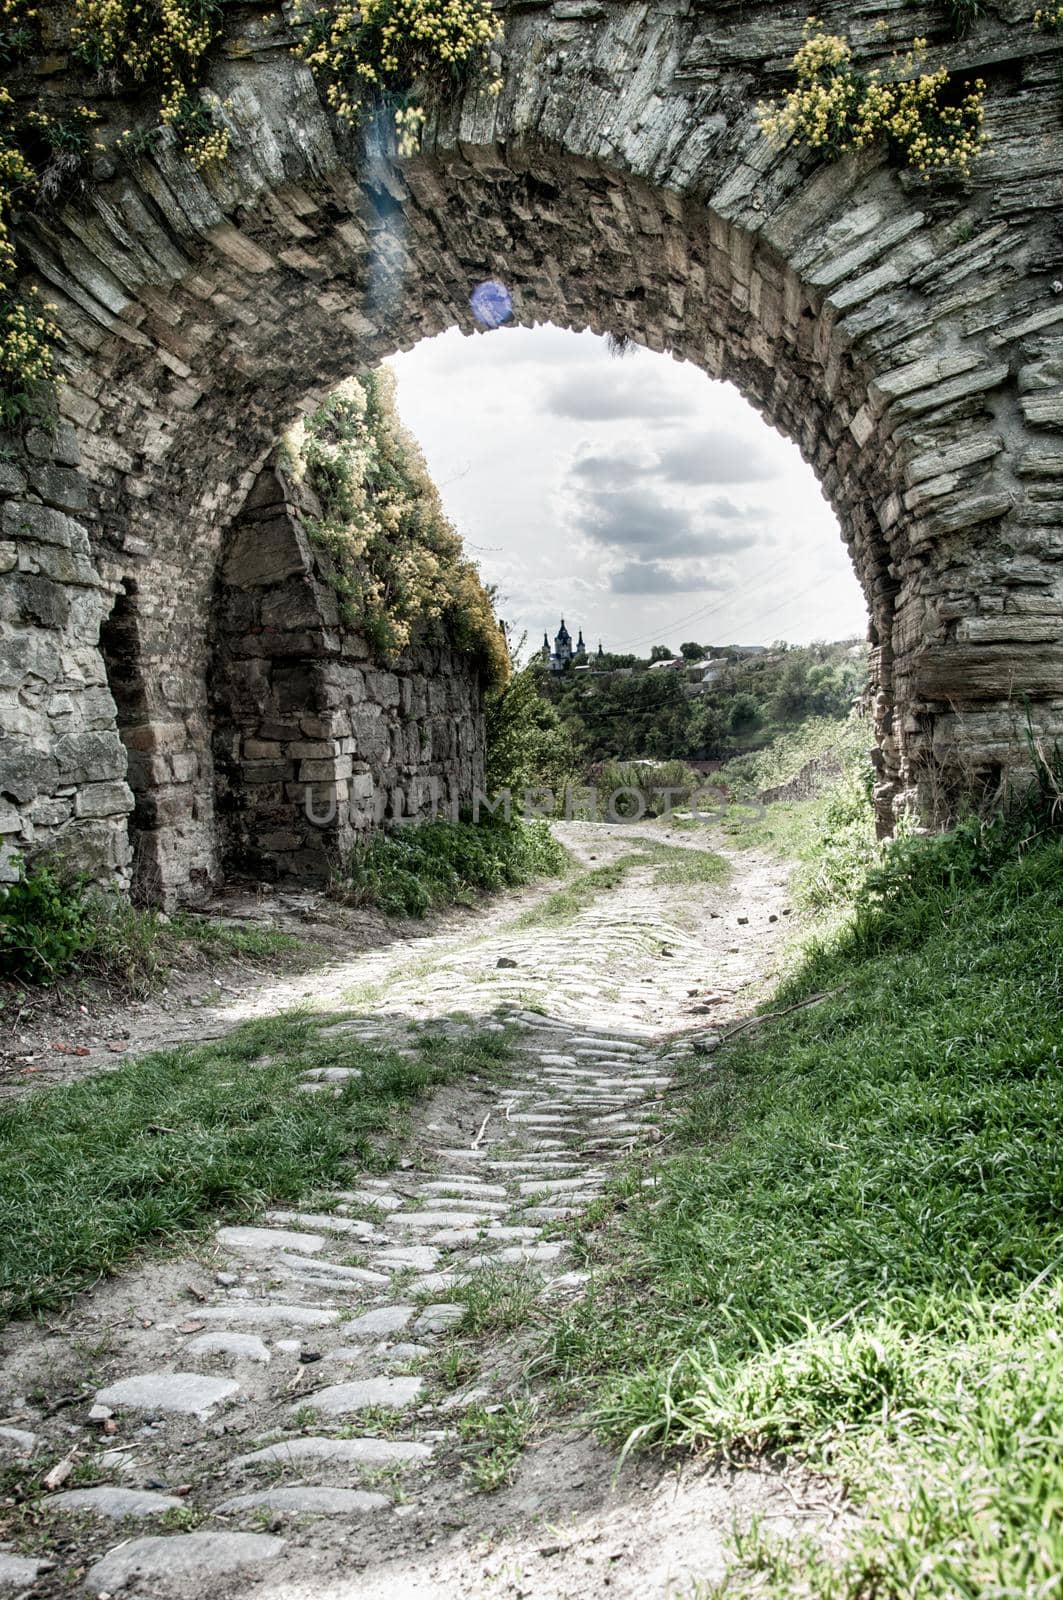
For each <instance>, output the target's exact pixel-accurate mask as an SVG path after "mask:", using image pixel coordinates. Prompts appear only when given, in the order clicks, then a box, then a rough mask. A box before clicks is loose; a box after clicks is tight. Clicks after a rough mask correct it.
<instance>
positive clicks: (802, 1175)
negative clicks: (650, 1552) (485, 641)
mask: <svg viewBox="0 0 1063 1600" xmlns="http://www.w3.org/2000/svg"><path fill="white" fill-rule="evenodd" d="M1031 835H1034V836H1033V837H1031ZM1024 836H1025V842H1022V841H1023V837H1024ZM1061 900H1063V841H1061V839H1060V837H1059V835H1058V833H1056V834H1053V833H1051V832H1048V831H1039V830H1038V828H1037V827H1033V826H1031V825H1029V824H1027V825H1026V826H1024V827H1022V828H1020V827H1017V826H1015V827H1013V826H1010V825H1009V824H1007V823H1006V822H1005V823H999V824H996V825H994V826H992V827H990V828H989V829H983V828H980V827H979V826H977V825H976V824H973V823H972V824H967V825H965V826H964V827H962V828H960V829H959V830H957V832H956V833H955V834H954V835H952V836H947V837H945V838H943V839H929V840H918V839H911V840H902V841H900V843H899V844H898V845H897V846H895V847H894V848H893V850H892V851H891V852H889V854H888V856H887V858H886V859H885V861H884V863H883V864H882V865H880V866H878V867H873V868H872V869H871V871H870V873H869V875H868V876H867V878H866V880H865V887H864V889H863V890H862V891H861V892H859V893H857V894H856V896H855V899H854V909H853V911H852V913H851V915H850V918H849V920H848V923H847V924H846V925H845V926H844V927H842V928H841V929H840V930H836V931H835V932H834V933H833V934H832V936H831V937H830V938H829V939H827V940H824V941H822V942H820V943H819V944H817V945H815V946H813V947H812V948H811V949H810V950H809V951H808V952H807V953H806V955H805V957H804V959H803V962H802V964H801V966H800V968H799V969H798V970H797V971H796V972H795V973H794V974H793V975H792V976H791V977H790V979H789V980H788V981H787V983H786V985H785V986H784V988H783V989H782V991H781V992H780V993H779V994H778V995H777V996H776V997H775V998H774V1000H773V1001H772V1002H771V1007H772V1008H773V1009H774V1008H776V1007H778V1006H782V1005H787V1004H790V1003H793V1002H796V1001H799V1000H801V999H807V998H810V997H811V996H813V995H817V994H822V993H829V998H828V999H826V1000H825V1001H823V1002H822V1003H820V1004H817V1005H814V1006H810V1007H808V1008H807V1009H803V1010H797V1011H794V1012H793V1013H792V1014H791V1015H790V1016H788V1017H786V1018H785V1019H781V1020H779V1021H777V1022H774V1023H768V1024H765V1025H764V1026H763V1027H761V1028H760V1029H758V1030H756V1031H755V1032H754V1033H751V1034H748V1035H746V1036H744V1037H743V1038H741V1039H738V1040H736V1041H734V1042H733V1043H732V1045H731V1046H730V1047H728V1048H727V1049H726V1050H725V1051H724V1052H721V1053H720V1054H718V1055H717V1056H714V1057H713V1066H712V1071H711V1076H709V1078H708V1081H707V1082H706V1080H705V1076H704V1073H703V1074H702V1077H701V1078H700V1080H697V1081H695V1082H694V1083H693V1084H692V1089H691V1099H690V1103H689V1107H688V1109H687V1111H686V1113H685V1116H684V1120H683V1122H682V1123H681V1125H680V1127H679V1128H678V1130H677V1140H676V1146H677V1148H676V1154H674V1155H673V1156H671V1157H670V1159H667V1160H666V1161H664V1162H663V1163H662V1164H661V1167H660V1169H659V1182H658V1186H657V1188H656V1189H655V1190H654V1191H653V1193H652V1196H647V1195H646V1194H645V1192H641V1193H640V1192H639V1191H637V1190H633V1191H632V1193H631V1195H630V1197H629V1202H628V1205H627V1207H626V1209H624V1210H623V1211H621V1212H619V1213H618V1214H617V1216H616V1217H615V1218H614V1219H613V1220H612V1221H611V1223H610V1224H609V1226H608V1227H607V1230H606V1232H605V1233H604V1235H602V1236H601V1237H600V1238H599V1240H598V1243H597V1250H596V1253H597V1255H598V1258H599V1261H600V1263H602V1270H601V1271H600V1272H599V1273H598V1275H597V1276H598V1283H599V1287H598V1288H597V1289H596V1290H595V1292H594V1295H593V1297H589V1298H588V1299H587V1301H586V1302H584V1303H583V1304H582V1305H581V1306H580V1307H579V1308H577V1309H576V1310H575V1311H574V1312H572V1313H570V1314H569V1315H568V1316H567V1317H566V1318H564V1319H563V1320H562V1321H561V1323H560V1325H559V1326H558V1327H557V1328H556V1330H555V1333H554V1336H553V1346H552V1355H551V1360H552V1365H553V1369H554V1371H555V1373H556V1375H557V1376H558V1377H559V1379H561V1380H562V1381H563V1382H564V1383H565V1384H566V1386H567V1387H568V1389H569V1391H570V1392H578V1393H580V1394H581V1396H582V1397H584V1398H585V1397H586V1396H587V1394H588V1391H589V1392H590V1396H591V1403H592V1409H593V1413H594V1416H595V1418H596V1420H597V1423H598V1425H599V1427H600V1428H601V1430H602V1431H603V1433H604V1434H605V1435H607V1436H608V1437H609V1438H611V1439H614V1440H616V1441H618V1442H620V1443H627V1444H628V1445H630V1446H632V1447H634V1446H635V1445H638V1446H642V1447H646V1446H660V1447H663V1446H668V1447H683V1448H693V1449H714V1450H718V1449H726V1450H727V1451H729V1452H732V1453H734V1452H738V1453H746V1454H748V1455H757V1454H760V1453H763V1452H769V1453H770V1452H776V1451H778V1452H783V1453H791V1452H797V1453H799V1454H802V1455H804V1456H805V1457H806V1458H808V1459H809V1460H811V1461H812V1462H813V1463H814V1464H815V1465H816V1466H817V1467H819V1468H820V1469H822V1470H824V1471H826V1472H828V1473H832V1474H836V1475H837V1476H838V1477H839V1478H840V1479H841V1480H842V1481H843V1482H844V1483H845V1484H846V1485H847V1486H848V1488H849V1490H850V1492H851V1493H852V1494H853V1495H854V1496H855V1498H856V1500H857V1502H858V1504H859V1505H860V1506H861V1508H862V1513H863V1515H862V1519H861V1520H860V1522H859V1524H858V1525H857V1526H856V1528H855V1531H852V1530H851V1531H849V1532H846V1533H844V1535H843V1536H842V1538H841V1544H840V1548H839V1549H838V1551H837V1552H836V1553H835V1554H833V1555H830V1556H828V1555H826V1554H824V1553H823V1552H821V1551H819V1552H817V1551H816V1549H815V1548H813V1547H802V1546H800V1545H797V1544H794V1545H790V1546H786V1545H785V1544H780V1543H779V1541H778V1540H777V1539H775V1538H773V1537H771V1536H769V1535H767V1534H765V1533H763V1532H762V1531H761V1532H759V1533H754V1535H752V1536H750V1537H748V1538H746V1539H744V1540H741V1541H739V1546H738V1547H737V1549H736V1561H737V1567H736V1570H735V1572H734V1573H732V1575H731V1576H730V1577H729V1579H728V1580H727V1586H726V1590H724V1589H720V1590H719V1592H720V1593H723V1592H726V1593H727V1594H728V1595H737V1594H744V1593H746V1592H747V1589H746V1586H747V1584H748V1590H749V1592H750V1593H757V1594H767V1595H770V1596H780V1597H781V1596H795V1595H797V1594H812V1595H814V1596H818V1597H822V1600H841V1597H846V1600H858V1597H859V1600H863V1597H865V1596H871V1595H874V1596H876V1597H877V1596H883V1597H885V1596H891V1597H897V1600H901V1597H905V1600H907V1597H908V1596H912V1595H918V1596H920V1597H923V1596H926V1597H934V1600H936V1597H940V1600H946V1597H947V1600H953V1597H957V1596H963V1597H971V1600H974V1597H976V1596H977V1597H979V1600H981V1597H993V1600H998V1597H999V1600H1004V1597H1005V1596H1009V1597H1010V1596H1017V1595H1027V1594H1045V1595H1047V1594H1048V1593H1050V1592H1054V1591H1053V1588H1052V1585H1053V1584H1054V1583H1056V1582H1058V1573H1059V1571H1060V1570H1063V1519H1060V1517H1059V1515H1058V1512H1059V1506H1060V1504H1063V1337H1061V1335H1060V1331H1059V1319H1060V1312H1061V1310H1063V1296H1061V1278H1063V1061H1061V1055H1063V915H1061ZM832 991H835V992H832ZM633 1303H634V1304H638V1306H639V1316H638V1317H637V1318H634V1317H632V1316H631V1312H630V1308H631V1305H632V1304H633ZM705 1592H706V1593H709V1592H716V1591H709V1590H706V1591H705Z"/></svg>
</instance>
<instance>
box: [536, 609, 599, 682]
mask: <svg viewBox="0 0 1063 1600" xmlns="http://www.w3.org/2000/svg"><path fill="white" fill-rule="evenodd" d="M539 654H540V658H541V660H542V663H543V666H544V667H549V668H550V671H551V672H563V671H564V670H565V668H566V667H567V666H568V665H569V663H570V662H572V661H575V660H577V659H578V658H579V657H580V656H585V655H586V654H587V646H586V645H585V644H584V642H583V629H582V628H581V629H580V631H579V637H578V638H577V640H576V643H575V646H573V643H572V635H571V634H570V633H569V631H568V629H567V628H566V627H565V619H564V617H562V618H561V626H560V628H558V630H557V632H556V633H555V634H554V648H553V649H552V650H551V648H550V640H549V638H548V636H547V635H546V634H545V633H544V634H543V647H542V650H541V651H540V652H539ZM604 654H605V651H604V650H603V649H602V641H601V640H600V639H599V640H598V656H599V659H600V658H601V657H602V656H604Z"/></svg>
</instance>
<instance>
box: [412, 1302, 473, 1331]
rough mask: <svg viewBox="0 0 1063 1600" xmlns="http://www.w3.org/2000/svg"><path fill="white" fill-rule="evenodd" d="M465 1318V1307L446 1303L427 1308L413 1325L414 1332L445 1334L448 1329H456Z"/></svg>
mask: <svg viewBox="0 0 1063 1600" xmlns="http://www.w3.org/2000/svg"><path fill="white" fill-rule="evenodd" d="M464 1316H465V1307H464V1306H459V1305H448V1304H445V1303H443V1304H440V1305H436V1306H425V1308H424V1310H423V1311H422V1312H421V1315H420V1316H419V1317H418V1318H417V1321H416V1322H415V1323H414V1325H413V1332H414V1333H420V1334H425V1333H444V1332H445V1331H446V1330H447V1328H453V1327H456V1326H457V1324H458V1323H459V1322H460V1321H461V1320H462V1318H463V1317H464Z"/></svg>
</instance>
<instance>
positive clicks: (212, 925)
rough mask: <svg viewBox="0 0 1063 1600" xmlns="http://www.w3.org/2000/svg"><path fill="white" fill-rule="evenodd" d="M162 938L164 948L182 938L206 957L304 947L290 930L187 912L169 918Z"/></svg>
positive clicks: (266, 954) (290, 951) (266, 953)
mask: <svg viewBox="0 0 1063 1600" xmlns="http://www.w3.org/2000/svg"><path fill="white" fill-rule="evenodd" d="M148 915H150V913H148ZM163 939H164V944H165V945H166V946H167V947H172V945H173V943H174V942H175V941H181V942H184V943H186V944H188V945H190V946H191V947H192V948H193V949H194V950H200V951H202V952H203V954H204V955H208V956H254V957H259V958H266V959H268V958H269V957H271V956H277V955H285V954H294V953H295V952H296V951H298V950H301V949H304V948H305V945H304V943H303V941H302V940H301V939H298V938H296V936H295V935H294V934H292V933H280V932H278V931H277V930H276V929H274V928H263V927H258V926H256V925H255V924H254V923H250V922H249V923H248V924H246V926H240V927H236V926H234V925H233V924H232V923H231V922H215V921H213V920H212V919H211V918H209V917H194V916H190V915H187V914H182V915H180V916H176V917H173V918H172V919H171V922H170V925H169V928H167V929H165V930H164V933H163Z"/></svg>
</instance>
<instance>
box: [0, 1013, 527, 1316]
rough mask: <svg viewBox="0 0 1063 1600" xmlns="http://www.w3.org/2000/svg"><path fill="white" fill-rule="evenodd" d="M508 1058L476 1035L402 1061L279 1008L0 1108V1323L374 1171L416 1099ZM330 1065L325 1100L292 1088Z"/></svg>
mask: <svg viewBox="0 0 1063 1600" xmlns="http://www.w3.org/2000/svg"><path fill="white" fill-rule="evenodd" d="M509 1049H510V1047H509V1043H508V1041H507V1038H506V1036H505V1035H504V1034H498V1033H488V1034H481V1035H472V1036H470V1037H469V1038H468V1039H467V1040H463V1041H445V1042H442V1043H441V1042H440V1041H439V1040H438V1039H432V1040H430V1041H429V1042H428V1045H427V1047H426V1049H425V1051H424V1052H422V1053H421V1054H420V1056H419V1057H418V1058H417V1059H407V1058H406V1057H405V1056H399V1055H397V1054H394V1053H393V1052H390V1051H388V1050H386V1049H380V1048H377V1047H375V1046H371V1045H367V1044H362V1043H359V1042H357V1041H356V1040H354V1039H352V1038H351V1037H350V1036H345V1035H343V1034H339V1035H335V1036H332V1037H325V1036H323V1035H322V1034H321V1032H320V1030H319V1024H318V1023H316V1022H315V1021H313V1020H311V1019H310V1018H308V1017H306V1016H300V1015H288V1016H285V1017H280V1018H277V1019H272V1020H270V1021H267V1022H253V1023H248V1024H246V1025H245V1026H244V1027H241V1028H239V1029H237V1030H236V1031H235V1032H234V1033H232V1034H230V1035H229V1036H228V1037H227V1038H225V1039H223V1040H220V1041H218V1042H217V1043H216V1044H209V1045H204V1046H201V1047H198V1048H189V1047H182V1048H180V1049H176V1050H167V1051H160V1052H158V1053H156V1054H154V1055H151V1056H147V1057H142V1058H140V1059H138V1060H133V1061H128V1062H123V1064H122V1066H121V1068H120V1069H119V1070H118V1071H116V1072H114V1073H111V1074H108V1075H106V1076H100V1077H92V1078H87V1079H84V1080H82V1081H81V1082H78V1083H73V1084H68V1085H64V1086H61V1087H57V1088H54V1089H44V1090H40V1091H38V1092H37V1093H35V1094H32V1095H30V1096H28V1097H27V1098H26V1099H24V1100H21V1101H19V1102H18V1103H17V1104H15V1105H13V1106H10V1107H7V1108H5V1110H4V1113H3V1116H2V1118H0V1316H7V1317H10V1316H13V1315H16V1314H25V1313H28V1312H35V1311H39V1310H42V1309H44V1308H46V1307H49V1306H54V1305H57V1304H60V1303H61V1302H62V1301H64V1300H66V1299H67V1298H69V1296H70V1295H72V1294H74V1293H75V1292H77V1291H78V1290H80V1289H83V1288H85V1287H87V1286H88V1285H90V1284H91V1283H93V1282H94V1281H95V1280H96V1279H97V1278H98V1277H100V1276H101V1275H102V1274H104V1273H106V1272H109V1271H111V1270H113V1269H114V1268H115V1267H117V1266H118V1265H119V1264H120V1263H121V1262H122V1261H124V1260H126V1259H127V1258H128V1257H129V1256H130V1255H131V1254H132V1253H133V1252H134V1251H136V1250H137V1249H138V1248H140V1247H141V1246H144V1245H146V1244H149V1243H171V1242H175V1241H177V1240H179V1239H180V1238H181V1237H182V1236H186V1235H188V1234H190V1233H195V1232H196V1231H198V1230H201V1229H204V1228H205V1227H207V1226H208V1224H209V1222H210V1221H211V1220H213V1219H218V1218H225V1217H227V1218H230V1219H231V1218H234V1217H248V1216H251V1215H253V1214H254V1213H255V1212H256V1211H257V1210H258V1209H259V1208H260V1207H261V1206H263V1205H265V1204H266V1203H268V1202H271V1201H272V1202H289V1203H290V1202H296V1201H298V1200H300V1199H302V1198H303V1197H305V1196H306V1195H308V1194H311V1193H312V1192H313V1191H314V1190H315V1189H322V1188H327V1187H329V1186H333V1185H337V1184H343V1185H346V1184H347V1183H348V1182H349V1181H350V1179H351V1178H352V1177H353V1176H354V1175H355V1174H357V1173H358V1172H362V1171H383V1170H386V1169H387V1167H388V1166H389V1165H390V1163H391V1161H392V1159H393V1157H394V1154H395V1150H396V1141H397V1140H398V1139H400V1138H401V1136H402V1135H403V1132H404V1129H405V1110H406V1108H407V1107H408V1105H409V1104H410V1102H411V1101H412V1100H413V1099H414V1098H415V1097H416V1096H417V1095H419V1094H420V1093H421V1092H422V1091H423V1090H425V1089H427V1088H429V1087H431V1086H433V1085H435V1084H440V1083H444V1082H447V1081H449V1080H451V1079H453V1078H455V1077H457V1076H458V1075H460V1074H462V1073H489V1072H491V1071H494V1070H497V1067H498V1065H499V1064H500V1063H501V1062H503V1061H504V1060H506V1059H507V1058H508V1055H509ZM328 1066H355V1067H358V1068H360V1069H361V1074H362V1075H361V1077H359V1078H357V1079H348V1080H347V1082H346V1084H345V1085H344V1087H343V1090H342V1093H341V1094H340V1095H338V1096H336V1097H333V1096H332V1095H331V1094H306V1093H303V1092H301V1091H300V1090H299V1089H298V1087H297V1085H298V1082H299V1075H300V1073H301V1072H303V1071H305V1070H307V1069H308V1068H311V1067H328Z"/></svg>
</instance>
